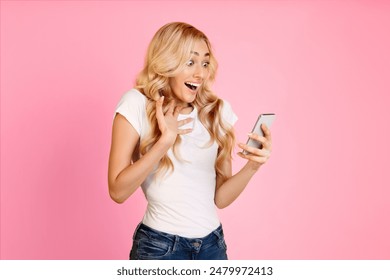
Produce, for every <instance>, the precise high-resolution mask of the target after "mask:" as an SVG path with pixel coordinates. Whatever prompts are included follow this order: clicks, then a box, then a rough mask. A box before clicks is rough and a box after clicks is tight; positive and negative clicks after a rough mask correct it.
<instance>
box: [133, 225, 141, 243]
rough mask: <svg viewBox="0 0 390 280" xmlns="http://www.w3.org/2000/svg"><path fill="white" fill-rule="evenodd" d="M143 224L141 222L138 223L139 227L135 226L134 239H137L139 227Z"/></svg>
mask: <svg viewBox="0 0 390 280" xmlns="http://www.w3.org/2000/svg"><path fill="white" fill-rule="evenodd" d="M141 224H142V223H139V224H138V225H137V227H136V228H135V230H134V233H133V240H134V239H135V236H136V234H137V232H138V229H139V227H140V226H141Z"/></svg>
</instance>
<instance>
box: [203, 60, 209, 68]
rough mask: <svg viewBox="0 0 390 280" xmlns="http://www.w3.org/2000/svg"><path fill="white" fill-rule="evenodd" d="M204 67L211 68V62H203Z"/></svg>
mask: <svg viewBox="0 0 390 280" xmlns="http://www.w3.org/2000/svg"><path fill="white" fill-rule="evenodd" d="M202 66H203V67H204V68H207V67H209V66H210V62H208V61H206V62H203V64H202Z"/></svg>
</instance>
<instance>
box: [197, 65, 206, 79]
mask: <svg viewBox="0 0 390 280" xmlns="http://www.w3.org/2000/svg"><path fill="white" fill-rule="evenodd" d="M206 71H207V69H205V68H204V67H202V65H196V67H195V70H194V77H195V78H197V79H201V80H203V79H204V78H205V76H206Z"/></svg>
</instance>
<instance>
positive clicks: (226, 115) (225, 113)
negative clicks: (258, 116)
mask: <svg viewBox="0 0 390 280" xmlns="http://www.w3.org/2000/svg"><path fill="white" fill-rule="evenodd" d="M221 100H222V104H223V105H222V112H221V116H222V118H223V119H224V120H225V121H226V122H228V123H229V124H230V125H234V123H235V122H236V121H237V120H238V117H237V115H236V114H235V113H234V111H233V108H232V106H231V105H230V103H229V102H228V101H227V100H225V99H221Z"/></svg>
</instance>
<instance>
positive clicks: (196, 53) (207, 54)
mask: <svg viewBox="0 0 390 280" xmlns="http://www.w3.org/2000/svg"><path fill="white" fill-rule="evenodd" d="M191 53H193V54H194V55H197V56H199V53H198V52H194V51H191ZM204 56H210V54H209V53H205V54H204Z"/></svg>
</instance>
